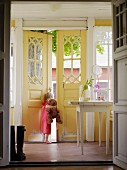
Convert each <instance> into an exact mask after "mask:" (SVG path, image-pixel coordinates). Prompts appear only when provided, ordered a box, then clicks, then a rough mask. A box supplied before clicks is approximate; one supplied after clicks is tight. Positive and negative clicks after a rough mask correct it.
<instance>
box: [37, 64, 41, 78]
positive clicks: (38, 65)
mask: <svg viewBox="0 0 127 170" xmlns="http://www.w3.org/2000/svg"><path fill="white" fill-rule="evenodd" d="M36 76H37V77H38V78H39V79H42V63H40V62H39V63H36Z"/></svg>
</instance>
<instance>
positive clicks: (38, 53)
mask: <svg viewBox="0 0 127 170" xmlns="http://www.w3.org/2000/svg"><path fill="white" fill-rule="evenodd" d="M36 59H37V60H42V49H41V47H40V44H38V45H37V46H36Z"/></svg>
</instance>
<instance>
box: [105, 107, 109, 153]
mask: <svg viewBox="0 0 127 170" xmlns="http://www.w3.org/2000/svg"><path fill="white" fill-rule="evenodd" d="M109 127H110V110H108V111H107V115H106V154H108V152H109Z"/></svg>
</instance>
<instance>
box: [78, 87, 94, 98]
mask: <svg viewBox="0 0 127 170" xmlns="http://www.w3.org/2000/svg"><path fill="white" fill-rule="evenodd" d="M90 98H91V89H90V86H88V89H87V90H84V91H83V85H80V87H79V101H86V100H90Z"/></svg>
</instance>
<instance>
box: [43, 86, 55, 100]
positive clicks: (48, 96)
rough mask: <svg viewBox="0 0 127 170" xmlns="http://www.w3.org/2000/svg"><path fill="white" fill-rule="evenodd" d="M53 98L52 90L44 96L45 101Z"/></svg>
mask: <svg viewBox="0 0 127 170" xmlns="http://www.w3.org/2000/svg"><path fill="white" fill-rule="evenodd" d="M51 98H53V94H52V93H51V88H49V90H48V92H47V93H45V95H44V101H47V100H48V99H51Z"/></svg>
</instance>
